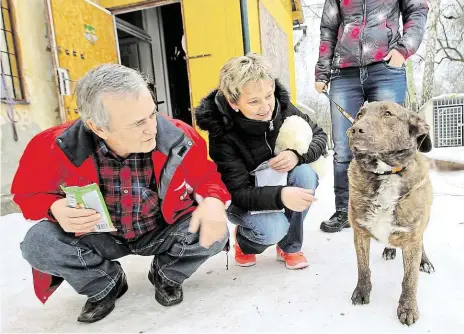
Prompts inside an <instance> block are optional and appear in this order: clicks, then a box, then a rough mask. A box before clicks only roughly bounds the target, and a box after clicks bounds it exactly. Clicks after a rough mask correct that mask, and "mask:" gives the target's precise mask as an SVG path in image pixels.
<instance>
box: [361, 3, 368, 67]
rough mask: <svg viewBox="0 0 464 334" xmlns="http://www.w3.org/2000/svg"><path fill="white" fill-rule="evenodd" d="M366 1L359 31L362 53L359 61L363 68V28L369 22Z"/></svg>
mask: <svg viewBox="0 0 464 334" xmlns="http://www.w3.org/2000/svg"><path fill="white" fill-rule="evenodd" d="M366 11H367V9H366V0H364V1H363V18H362V22H361V29H360V31H359V49H360V51H361V57H360V59H359V63H360V65H361V67H362V66H363V46H362V35H363V28H364V26H365V24H366V22H367V13H366Z"/></svg>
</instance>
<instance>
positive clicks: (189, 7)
mask: <svg viewBox="0 0 464 334" xmlns="http://www.w3.org/2000/svg"><path fill="white" fill-rule="evenodd" d="M182 13H183V19H184V33H185V41H186V48H187V61H188V71H189V79H190V80H189V82H190V95H191V104H192V106H193V107H196V106H198V104H199V103H200V100H201V98H202V97H204V96H205V95H206V94H208V93H209V92H210V91H211V90H212V89H214V88H216V87H217V85H218V79H219V70H220V69H221V66H222V65H224V63H225V62H226V61H227V60H228V59H230V58H231V57H236V56H240V55H243V38H242V23H241V15H240V1H231V0H214V1H211V0H182ZM193 119H194V117H193ZM203 135H204V134H203Z"/></svg>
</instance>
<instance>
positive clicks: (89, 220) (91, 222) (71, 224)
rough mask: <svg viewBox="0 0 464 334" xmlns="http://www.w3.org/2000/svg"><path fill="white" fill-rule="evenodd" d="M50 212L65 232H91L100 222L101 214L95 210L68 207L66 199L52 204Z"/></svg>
mask: <svg viewBox="0 0 464 334" xmlns="http://www.w3.org/2000/svg"><path fill="white" fill-rule="evenodd" d="M50 211H51V212H52V214H53V216H54V217H55V219H56V220H57V221H58V223H59V224H60V226H61V227H62V228H63V230H64V231H65V232H77V233H85V232H93V231H94V230H95V225H97V224H98V222H100V220H101V214H99V213H97V212H96V211H95V210H92V209H75V208H70V207H68V203H67V200H66V198H62V199H59V200H57V201H56V202H54V203H53V204H52V206H51V207H50Z"/></svg>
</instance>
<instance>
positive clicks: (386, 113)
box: [383, 111, 392, 117]
mask: <svg viewBox="0 0 464 334" xmlns="http://www.w3.org/2000/svg"><path fill="white" fill-rule="evenodd" d="M383 115H384V116H385V117H390V116H392V113H391V112H389V111H386V112H385V114H383Z"/></svg>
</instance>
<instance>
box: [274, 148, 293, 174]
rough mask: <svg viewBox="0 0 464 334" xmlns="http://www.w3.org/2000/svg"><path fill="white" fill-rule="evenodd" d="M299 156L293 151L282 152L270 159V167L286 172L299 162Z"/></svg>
mask: <svg viewBox="0 0 464 334" xmlns="http://www.w3.org/2000/svg"><path fill="white" fill-rule="evenodd" d="M298 161H299V159H298V156H297V155H296V154H295V153H293V152H292V151H283V152H280V153H279V154H278V155H277V156H276V157H274V158H272V159H271V160H269V167H271V168H272V169H274V170H275V171H276V172H280V173H285V172H288V171H291V170H292V169H293V168H295V166H296V165H297V164H298Z"/></svg>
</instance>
